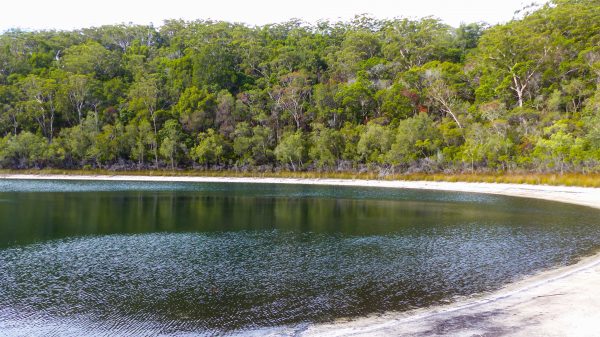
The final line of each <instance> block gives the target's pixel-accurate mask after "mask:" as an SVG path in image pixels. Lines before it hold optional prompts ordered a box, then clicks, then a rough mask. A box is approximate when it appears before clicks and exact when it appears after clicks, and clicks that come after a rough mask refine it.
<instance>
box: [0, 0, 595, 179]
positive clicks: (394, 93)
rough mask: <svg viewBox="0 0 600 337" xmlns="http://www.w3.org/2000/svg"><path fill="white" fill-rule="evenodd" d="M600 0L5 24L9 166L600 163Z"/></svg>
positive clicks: (573, 167) (543, 166) (535, 167)
mask: <svg viewBox="0 0 600 337" xmlns="http://www.w3.org/2000/svg"><path fill="white" fill-rule="evenodd" d="M599 84H600V1H598V0H554V1H552V2H550V3H549V4H548V5H545V6H543V7H541V8H538V9H537V10H535V11H532V12H530V13H524V14H522V17H521V18H519V19H515V20H513V21H511V22H509V23H507V24H504V25H498V26H493V27H489V26H487V25H485V24H480V23H473V24H464V25H461V26H460V27H458V28H453V27H450V26H447V25H445V24H443V23H442V22H440V21H439V20H436V19H433V18H425V19H421V20H409V19H394V20H377V19H373V18H370V17H365V16H360V17H356V18H355V20H353V21H351V22H347V23H331V22H320V23H318V24H315V25H306V24H304V23H302V22H299V21H290V22H286V23H283V24H275V25H267V26H262V27H249V26H247V25H242V24H232V23H226V22H211V21H194V22H184V21H166V22H165V23H164V25H162V26H161V27H160V28H155V27H152V26H137V25H136V26H134V25H118V26H102V27H98V28H90V29H82V30H77V31H36V32H25V31H19V30H11V31H7V32H5V33H4V34H2V35H0V135H2V138H0V167H3V168H32V167H40V168H41V167H56V168H94V167H97V168H109V169H149V168H167V167H168V168H212V169H262V170H274V169H292V170H313V169H318V170H384V171H393V172H406V171H410V172H415V171H424V172H430V171H444V170H457V171H464V170H508V171H510V170H530V171H560V172H563V171H598V169H599V168H600V86H599Z"/></svg>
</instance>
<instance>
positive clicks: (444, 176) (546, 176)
mask: <svg viewBox="0 0 600 337" xmlns="http://www.w3.org/2000/svg"><path fill="white" fill-rule="evenodd" d="M11 174H29V175H32V176H44V175H58V176H61V175H64V176H70V177H77V176H114V175H115V174H117V175H119V174H121V175H128V176H150V177H222V178H287V179H345V180H356V179H361V180H387V181H393V180H405V181H446V182H471V183H504V184H530V185H554V186H579V187H600V174H598V173H591V174H581V173H562V174H559V173H530V172H521V173H510V174H506V173H404V174H381V173H376V172H362V173H361V172H348V171H345V172H331V171H329V172H323V171H271V172H258V171H249V170H243V171H242V170H238V171H232V170H218V171H217V170H175V171H174V170H128V171H127V172H115V171H114V170H106V169H95V170H61V169H43V170H37V169H25V170H24V169H20V170H0V175H11Z"/></svg>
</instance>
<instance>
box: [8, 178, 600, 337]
mask: <svg viewBox="0 0 600 337" xmlns="http://www.w3.org/2000/svg"><path fill="white" fill-rule="evenodd" d="M599 215H600V211H598V210H595V209H591V208H586V207H582V206H575V205H568V204H562V203H557V202H550V201H541V200H534V199H525V198H514V197H504V196H495V195H482V194H472V193H454V192H437V191H423V190H408V189H384V188H366V187H335V186H304V185H275V184H224V183H148V182H84V181H41V180H40V181H36V180H25V181H10V180H0V336H23V335H26V336H46V335H52V334H55V335H60V336H103V335H104V336H112V335H144V336H187V335H189V336H197V335H215V334H233V335H236V334H240V335H262V334H265V333H281V334H293V333H294V332H295V331H301V330H302V329H304V328H305V327H306V326H307V325H308V324H314V323H320V322H329V321H332V320H335V319H338V318H353V317H360V316H367V315H372V314H378V313H384V312H389V311H407V310H411V309H415V308H423V307H429V306H434V305H440V304H445V303H449V302H452V301H456V300H457V299H460V298H464V296H471V295H474V294H479V293H482V292H487V291H492V290H495V289H498V288H500V287H502V286H503V285H506V284H507V283H509V282H513V281H515V280H518V279H521V278H523V277H525V276H528V275H531V274H534V273H536V272H539V271H542V270H544V269H548V268H552V267H557V266H562V265H567V264H571V263H574V262H576V261H577V260H578V259H580V258H581V257H583V256H587V255H591V254H593V253H595V252H596V251H597V250H598V248H599V247H600V220H599V219H600V216H599Z"/></svg>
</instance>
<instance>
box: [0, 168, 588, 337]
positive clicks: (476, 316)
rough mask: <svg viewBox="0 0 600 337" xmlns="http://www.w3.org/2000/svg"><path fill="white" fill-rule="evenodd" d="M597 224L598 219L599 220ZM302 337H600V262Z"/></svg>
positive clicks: (554, 196) (472, 188) (552, 193)
mask: <svg viewBox="0 0 600 337" xmlns="http://www.w3.org/2000/svg"><path fill="white" fill-rule="evenodd" d="M0 179H52V180H54V179H63V180H66V179H68V180H104V181H124V180H127V181H172V182H238V183H278V184H306V185H337V186H370V187H385V188H411V189H430V190H443V191H460V192H473V193H488V194H501V195H508V196H518V197H527V198H537V199H546V200H554V201H561V202H566V203H572V204H578V205H584V206H589V207H595V208H600V189H599V188H581V187H563V186H533V185H517V184H488V183H451V182H418V181H372V180H339V179H280V178H221V177H214V178H213V177H154V176H63V175H0ZM599 221H600V219H599ZM292 334H293V335H302V336H436V335H437V336H439V335H444V336H600V254H598V255H596V256H592V257H589V258H586V259H583V260H582V261H580V262H579V263H577V264H575V265H572V266H569V267H564V268H558V269H554V270H551V271H546V272H543V273H540V274H538V275H535V276H533V277H530V278H527V279H525V280H523V281H520V282H516V283H513V284H511V285H509V286H507V287H505V288H504V289H501V290H499V291H498V292H495V293H492V294H486V295H482V296H480V297H478V298H472V299H468V300H463V301H460V302H458V303H454V304H450V305H448V306H442V307H436V308H429V309H422V310H417V311H412V312H407V313H389V314H385V315H380V316H376V317H366V318H360V319H355V320H351V321H339V322H334V323H330V324H323V325H313V326H308V327H306V328H305V329H302V330H301V331H294V332H293V333H292Z"/></svg>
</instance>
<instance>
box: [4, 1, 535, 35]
mask: <svg viewBox="0 0 600 337" xmlns="http://www.w3.org/2000/svg"><path fill="white" fill-rule="evenodd" d="M539 1H542V0H538V2H539ZM528 3H531V0H529V1H523V0H294V1H285V0H212V1H205V0H195V1H193V0H9V1H6V2H5V3H3V4H2V10H1V11H0V31H5V30H7V29H10V28H21V29H26V30H37V29H59V30H65V29H66V30H69V29H77V28H84V27H93V26H100V25H104V24H118V23H130V22H131V23H136V24H149V23H153V24H154V25H155V26H160V24H161V23H162V22H163V20H165V19H185V20H195V19H213V20H223V21H230V22H242V23H246V24H249V25H263V24H268V23H278V22H283V21H286V20H288V19H291V18H299V19H302V20H304V21H307V22H316V21H318V20H321V19H329V20H332V21H339V20H348V19H351V18H352V17H354V15H356V14H371V15H373V16H375V17H377V18H395V17H407V18H421V17H425V16H434V17H437V18H440V19H442V20H443V21H444V22H446V23H448V24H450V25H452V26H455V27H456V26H458V25H459V24H460V23H461V22H465V23H469V22H481V21H483V22H487V23H491V24H495V23H501V22H506V21H508V20H510V19H511V18H512V17H513V15H514V12H515V11H516V10H518V9H521V8H523V6H524V4H528Z"/></svg>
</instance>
